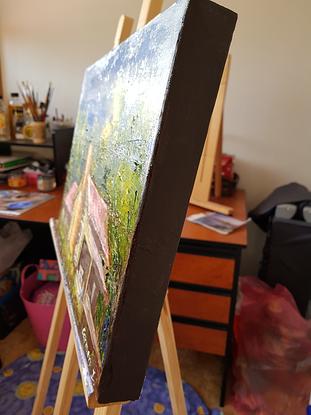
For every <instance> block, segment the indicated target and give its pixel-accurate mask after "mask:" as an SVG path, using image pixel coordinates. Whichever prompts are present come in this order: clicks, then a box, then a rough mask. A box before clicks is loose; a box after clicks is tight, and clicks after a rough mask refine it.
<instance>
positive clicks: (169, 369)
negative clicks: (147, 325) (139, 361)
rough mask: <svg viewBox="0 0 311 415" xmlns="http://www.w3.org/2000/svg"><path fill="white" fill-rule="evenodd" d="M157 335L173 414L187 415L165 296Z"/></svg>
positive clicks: (168, 308)
mask: <svg viewBox="0 0 311 415" xmlns="http://www.w3.org/2000/svg"><path fill="white" fill-rule="evenodd" d="M158 336H159V341H160V347H161V353H162V357H163V362H164V368H165V374H166V379H167V385H168V390H169V394H170V399H171V405H172V411H173V415H187V409H186V403H185V396H184V391H183V387H182V381H181V374H180V368H179V362H178V356H177V349H176V343H175V337H174V331H173V324H172V318H171V312H170V307H169V302H168V298H167V296H166V297H165V301H164V304H163V307H162V311H161V317H160V321H159V326H158Z"/></svg>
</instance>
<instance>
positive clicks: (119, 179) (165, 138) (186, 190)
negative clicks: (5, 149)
mask: <svg viewBox="0 0 311 415" xmlns="http://www.w3.org/2000/svg"><path fill="white" fill-rule="evenodd" d="M235 21H236V15H235V14H234V13H233V12H231V11H229V10H227V9H225V8H223V7H221V6H218V5H216V4H214V3H212V2H210V1H208V0H180V1H178V2H177V3H176V4H174V5H173V6H172V7H170V8H169V9H167V10H166V11H164V12H163V13H162V14H160V15H159V16H158V17H156V18H155V19H154V20H153V21H151V22H150V23H149V24H148V25H146V26H145V27H144V28H143V29H141V30H139V31H137V32H136V33H135V34H133V35H132V36H131V37H130V38H129V39H128V40H127V41H125V42H123V43H122V44H121V45H120V46H118V47H116V48H115V49H113V50H112V51H111V52H110V53H108V54H107V55H106V56H105V57H103V58H102V59H100V60H99V61H97V62H96V63H95V64H94V65H92V66H91V67H89V68H88V69H87V70H86V73H85V77H84V81H83V87H82V93H81V98H80V105H79V111H78V116H77V121H76V127H75V134H74V140H73V145H72V150H71V157H70V163H69V169H68V176H67V181H66V186H65V194H64V201H63V206H62V211H61V215H60V218H59V221H58V225H57V241H58V256H59V259H60V263H61V269H62V274H63V278H64V287H65V293H66V298H67V303H68V306H69V312H70V316H71V321H72V323H73V324H72V326H73V329H74V333H75V340H76V345H77V350H78V360H79V365H80V371H81V374H82V380H83V382H84V387H85V391H86V395H87V398H88V399H89V401H91V399H93V398H94V399H95V400H96V401H98V402H100V403H110V402H117V401H126V400H134V399H137V398H138V397H139V394H140V389H141V386H142V383H143V379H144V374H145V370H146V365H147V361H148V356H149V352H150V347H151V343H152V339H153V336H154V333H155V330H156V327H157V323H158V319H159V315H160V311H161V306H162V304H163V300H164V296H165V293H166V289H167V284H168V278H169V272H170V267H171V265H172V262H173V259H174V255H175V252H176V249H177V245H178V240H179V237H180V232H181V227H182V223H183V220H184V217H185V211H186V207H187V203H188V200H189V197H190V193H191V187H192V185H193V181H194V177H195V173H196V169H197V166H198V163H199V159H200V154H201V151H202V148H203V144H204V137H205V134H206V131H207V127H208V123H209V118H210V116H211V112H212V109H213V105H214V102H215V98H216V94H217V90H218V85H219V82H220V78H221V74H222V70H223V66H224V63H225V60H226V56H227V53H228V48H229V45H230V41H231V37H232V33H233V30H234V26H235Z"/></svg>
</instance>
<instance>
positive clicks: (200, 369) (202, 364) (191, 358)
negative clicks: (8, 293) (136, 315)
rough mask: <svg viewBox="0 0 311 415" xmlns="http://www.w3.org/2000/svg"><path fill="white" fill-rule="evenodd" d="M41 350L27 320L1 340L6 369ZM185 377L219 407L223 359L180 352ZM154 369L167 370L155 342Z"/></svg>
mask: <svg viewBox="0 0 311 415" xmlns="http://www.w3.org/2000/svg"><path fill="white" fill-rule="evenodd" d="M35 347H38V344H37V341H36V339H35V337H34V335H33V332H32V329H31V326H30V324H29V322H28V320H27V319H26V320H24V321H23V322H22V323H21V324H20V325H19V326H18V327H17V328H16V329H15V330H14V331H13V332H12V333H11V334H9V336H7V337H6V338H5V339H4V340H0V359H1V361H2V365H3V366H6V365H9V364H10V363H12V362H13V361H14V360H16V359H17V358H19V357H20V356H23V355H24V354H25V353H27V352H28V351H30V350H32V349H33V348H35ZM178 356H179V361H180V367H181V372H182V377H183V379H184V380H185V381H187V382H188V383H189V384H190V385H192V386H193V387H194V388H195V389H196V390H197V392H198V393H199V394H200V395H201V397H202V398H203V400H204V401H205V402H206V404H207V406H210V407H217V406H218V402H219V391H220V384H221V373H222V360H221V359H220V358H217V357H214V356H211V355H208V354H205V353H199V352H193V351H191V350H179V351H178ZM150 366H154V367H158V368H160V369H163V364H162V358H161V352H160V348H159V345H158V343H157V342H155V343H154V346H153V349H152V352H151V356H150ZM224 414H225V415H234V414H236V413H235V412H234V411H233V410H232V409H231V408H230V407H228V406H226V407H225V408H224Z"/></svg>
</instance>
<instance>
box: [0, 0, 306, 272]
mask: <svg viewBox="0 0 311 415" xmlns="http://www.w3.org/2000/svg"><path fill="white" fill-rule="evenodd" d="M171 3H172V1H166V2H165V6H167V5H169V4H171ZM219 3H221V4H223V5H225V6H227V7H230V8H231V9H233V10H235V11H237V12H238V14H239V21H238V25H237V29H236V32H235V36H234V40H233V44H232V51H231V52H232V55H233V62H232V68H231V74H230V83H229V90H228V95H227V100H226V110H225V129H224V134H225V150H226V151H228V152H232V153H234V154H235V155H236V169H237V171H238V172H239V174H240V176H241V186H242V187H244V188H245V189H246V191H247V198H248V206H249V208H251V207H253V206H255V205H256V204H257V203H258V202H259V201H260V200H262V198H263V197H264V196H265V195H267V194H268V193H269V192H270V191H271V190H273V189H274V188H275V187H276V186H279V185H281V184H285V183H287V182H289V181H299V182H300V183H302V184H305V185H307V186H308V187H310V188H311V174H310V158H311V133H310V120H311V53H310V50H311V24H310V17H311V1H310V0H296V1H292V0H219ZM0 5H1V9H0V41H1V44H0V45H1V65H2V71H3V80H4V86H5V90H6V91H13V90H16V82H17V81H20V80H30V81H32V82H33V83H34V84H35V85H36V86H37V87H38V88H39V89H40V91H41V93H43V92H44V90H45V88H46V86H47V84H48V82H49V81H50V80H52V81H53V84H54V86H55V95H54V98H53V105H52V107H54V106H56V107H57V108H58V109H59V111H60V112H64V113H65V114H66V115H72V116H75V114H76V109H77V105H78V97H79V91H80V85H81V80H82V76H83V71H84V69H85V67H87V66H88V65H89V64H91V63H92V62H93V61H95V60H96V59H97V58H98V57H100V56H102V55H103V54H104V53H105V52H107V51H108V50H109V49H110V47H111V44H112V42H113V37H114V32H115V27H116V24H117V21H118V17H119V15H120V14H121V13H123V12H124V13H126V14H129V15H132V16H134V17H137V16H138V12H139V8H140V0H65V1H64V0H54V1H51V2H43V1H39V0H27V1H23V0H14V1H12V0H0ZM262 240H263V235H261V233H260V232H259V231H258V230H257V229H256V228H255V227H254V226H250V243H249V248H248V250H247V252H246V254H245V256H244V261H243V272H254V271H255V270H256V268H257V261H258V258H259V257H260V249H261V243H262Z"/></svg>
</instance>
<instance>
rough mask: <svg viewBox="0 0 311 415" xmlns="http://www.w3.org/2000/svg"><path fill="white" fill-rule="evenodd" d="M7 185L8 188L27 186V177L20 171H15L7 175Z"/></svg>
mask: <svg viewBox="0 0 311 415" xmlns="http://www.w3.org/2000/svg"><path fill="white" fill-rule="evenodd" d="M8 185H9V186H10V187H14V188H19V187H25V186H27V177H26V175H25V174H24V173H23V172H22V171H16V172H13V173H10V174H9V177H8Z"/></svg>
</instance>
